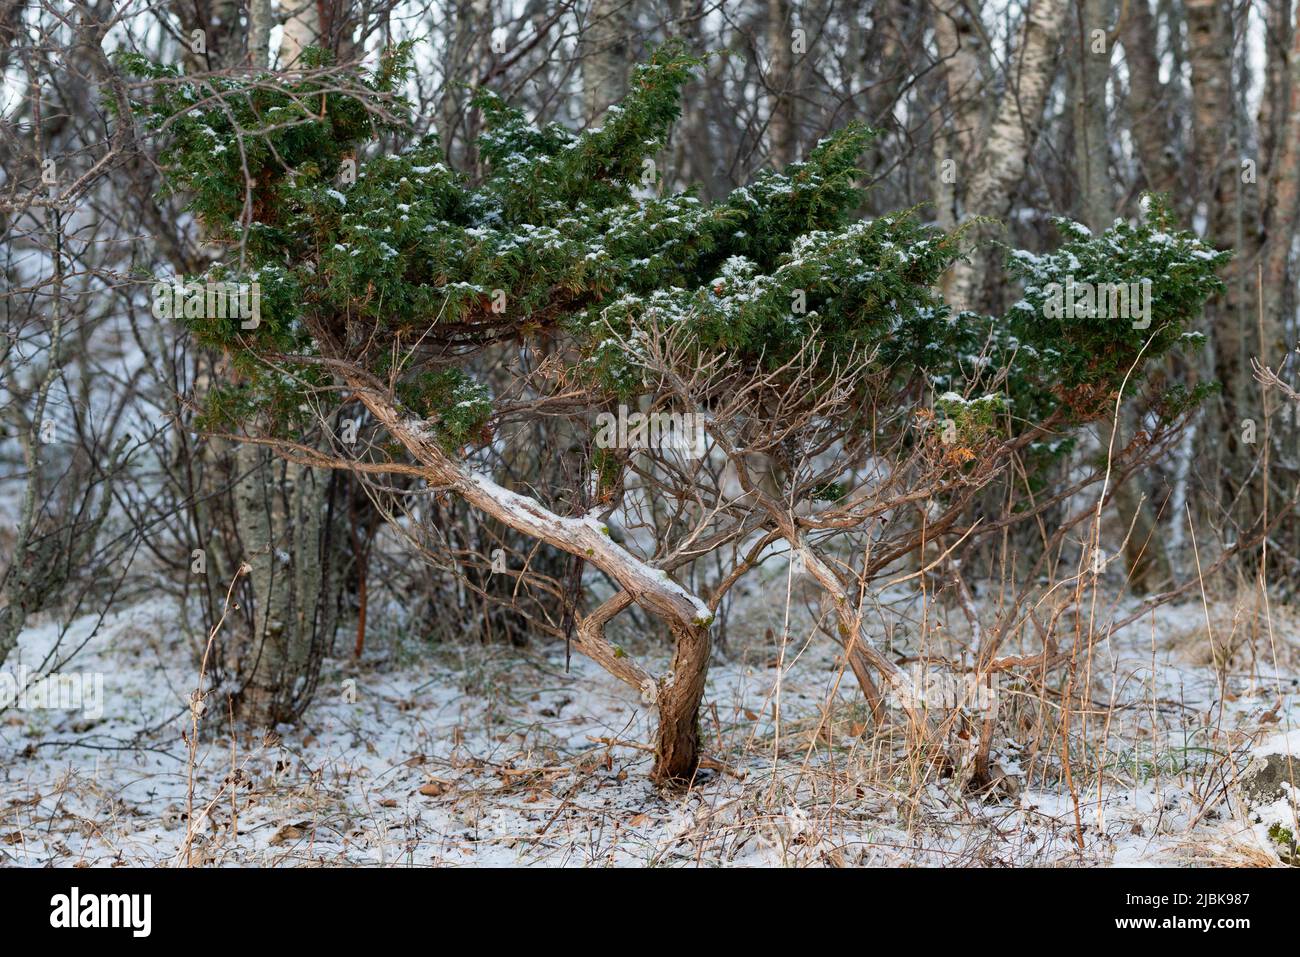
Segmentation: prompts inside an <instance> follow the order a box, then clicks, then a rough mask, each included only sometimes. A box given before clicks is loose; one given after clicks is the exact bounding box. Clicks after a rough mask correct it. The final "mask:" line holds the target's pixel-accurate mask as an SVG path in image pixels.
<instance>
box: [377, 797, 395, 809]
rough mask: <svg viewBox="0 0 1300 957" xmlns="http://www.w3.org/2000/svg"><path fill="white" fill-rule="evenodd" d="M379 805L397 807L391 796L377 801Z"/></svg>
mask: <svg viewBox="0 0 1300 957" xmlns="http://www.w3.org/2000/svg"><path fill="white" fill-rule="evenodd" d="M379 806H380V807H397V802H396V801H395V800H393V799H392V798H384V799H383V800H382V801H380V802H379Z"/></svg>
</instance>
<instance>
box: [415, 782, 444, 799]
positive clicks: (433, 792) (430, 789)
mask: <svg viewBox="0 0 1300 957" xmlns="http://www.w3.org/2000/svg"><path fill="white" fill-rule="evenodd" d="M450 787H451V785H450V784H449V783H448V782H446V781H439V780H438V779H437V778H434V779H433V780H431V781H429V782H428V783H427V784H425V785H423V786H422V787H421V788H420V793H421V794H423V795H424V796H425V797H431V798H436V797H442V795H444V794H446V793H447V791H448V789H449V788H450Z"/></svg>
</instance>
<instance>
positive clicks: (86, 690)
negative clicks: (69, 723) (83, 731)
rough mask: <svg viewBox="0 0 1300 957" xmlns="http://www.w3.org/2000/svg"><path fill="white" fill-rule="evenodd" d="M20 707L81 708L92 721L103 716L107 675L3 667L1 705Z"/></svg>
mask: <svg viewBox="0 0 1300 957" xmlns="http://www.w3.org/2000/svg"><path fill="white" fill-rule="evenodd" d="M11 707H17V708H18V709H19V710H20V711H35V710H46V711H80V712H82V714H84V715H85V716H86V717H87V718H90V719H91V720H92V721H97V720H99V719H100V718H102V717H103V716H104V675H103V673H102V672H98V671H93V672H92V671H85V672H75V671H74V672H64V673H58V672H53V673H51V674H48V675H37V676H35V677H33V676H32V673H31V671H30V670H28V668H27V666H26V665H19V666H18V670H17V671H16V672H9V671H0V708H11Z"/></svg>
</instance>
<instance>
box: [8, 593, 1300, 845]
mask: <svg viewBox="0 0 1300 957" xmlns="http://www.w3.org/2000/svg"><path fill="white" fill-rule="evenodd" d="M769 611H770V615H769V618H770V620H771V621H773V622H775V625H776V627H775V628H774V629H773V631H771V632H769V631H767V628H766V627H765V626H764V621H763V620H758V621H755V622H751V625H753V626H754V627H751V629H750V635H749V637H748V638H745V639H743V640H742V639H741V638H738V637H736V636H735V635H733V637H732V640H731V641H730V642H729V647H728V650H727V652H726V653H725V654H721V653H720V654H719V655H718V657H717V658H716V660H715V662H714V665H713V668H712V671H711V674H710V679H709V687H708V693H707V697H706V701H705V707H704V713H703V717H702V730H703V734H704V737H705V740H706V742H707V745H706V746H707V749H708V753H709V755H710V757H711V759H712V761H711V762H710V763H711V770H707V771H704V772H702V773H701V777H700V780H699V781H698V782H697V785H696V786H695V787H694V788H693V789H691V790H690V791H689V792H687V793H685V794H667V793H660V792H658V791H656V790H655V789H654V788H653V787H652V786H651V785H650V784H649V782H648V780H647V774H648V771H649V768H650V755H649V754H648V753H647V751H646V750H645V747H646V743H647V742H649V741H650V740H651V730H652V728H651V724H650V719H651V715H650V714H649V713H648V712H647V708H646V706H645V705H643V704H642V702H641V701H640V700H638V698H637V696H636V695H635V694H634V693H633V692H631V691H630V690H629V689H628V688H626V687H625V686H623V685H622V684H620V683H618V682H617V681H615V680H614V679H612V678H610V677H609V676H607V675H605V674H604V673H603V672H601V671H599V669H597V668H595V667H594V666H592V665H591V664H590V663H589V662H587V661H585V660H584V659H582V658H580V657H578V656H576V655H575V657H574V660H573V667H572V669H571V670H570V671H569V672H568V673H566V671H565V666H564V650H563V648H562V647H553V646H546V647H541V646H535V647H533V648H531V649H516V648H508V647H482V646H473V647H445V646H444V647H433V646H430V645H428V644H424V643H420V642H419V641H416V640H413V639H410V638H403V639H399V638H397V637H394V636H388V637H385V636H383V634H382V632H379V633H377V634H372V638H371V646H370V648H369V650H368V652H367V655H366V656H365V658H363V660H362V661H361V662H352V661H350V660H349V661H341V660H335V661H329V662H327V664H326V669H325V674H324V676H323V678H322V682H321V686H320V689H319V691H318V693H317V698H316V701H315V703H314V704H313V706H312V707H311V709H310V710H309V711H308V713H307V715H306V716H305V718H304V720H303V721H302V722H301V723H300V724H299V725H298V726H295V727H292V728H290V727H284V728H282V729H280V733H279V734H278V735H272V736H268V737H265V738H261V739H258V740H251V739H250V738H249V737H248V736H247V735H241V736H239V737H238V738H237V739H236V740H235V741H233V742H232V741H231V739H230V736H229V735H228V734H226V735H220V734H218V733H217V732H216V731H215V730H209V731H207V732H205V734H204V735H203V736H202V737H201V739H200V742H199V745H198V747H197V749H196V752H195V760H194V762H193V769H192V794H193V798H192V803H193V808H194V820H195V826H194V828H193V831H194V837H193V839H192V841H190V842H189V846H188V848H187V833H188V832H189V831H188V828H187V814H186V808H187V803H189V797H188V796H189V794H190V788H191V766H190V764H191V762H190V749H189V746H188V744H187V741H186V739H185V737H184V735H185V734H187V733H188V730H189V727H190V719H189V712H188V706H187V702H188V700H189V694H190V692H191V690H192V689H193V688H194V685H195V682H196V670H197V669H196V668H195V666H194V664H193V653H194V648H195V643H196V641H197V639H196V638H195V637H194V636H193V634H190V633H189V632H190V629H187V628H186V627H185V626H183V625H181V624H179V622H180V617H179V613H178V611H177V609H176V608H175V607H174V606H173V605H172V604H171V603H170V602H169V601H165V600H161V599H160V600H156V601H147V602H143V603H140V604H137V605H135V606H133V607H131V608H129V609H127V610H125V611H123V612H120V613H117V614H112V615H109V616H107V617H106V618H105V619H104V620H103V622H102V623H101V624H100V626H99V627H98V629H97V630H96V628H95V625H96V623H97V621H98V619H96V618H93V617H92V618H83V619H79V620H77V621H75V622H73V623H71V625H70V627H68V628H67V629H66V630H64V631H62V643H61V647H64V648H67V647H75V646H76V645H77V644H79V643H80V642H81V641H83V640H84V641H86V645H85V647H84V648H83V649H82V650H81V651H80V652H79V653H78V654H77V656H76V657H75V658H74V659H73V661H72V662H71V663H70V664H68V665H67V666H66V667H65V668H64V669H63V670H64V671H65V672H67V671H75V672H79V673H86V674H102V676H103V700H102V714H100V715H96V714H94V713H93V712H94V711H95V710H98V709H94V708H85V707H83V708H82V709H80V710H58V709H44V708H32V707H27V708H21V709H20V708H10V709H9V710H7V711H6V712H4V713H3V714H0V862H5V863H8V864H16V865H27V866H39V865H46V864H54V865H59V866H70V865H110V864H124V865H169V864H183V863H186V862H187V861H188V862H191V863H195V864H197V863H209V864H218V865H239V864H264V865H278V866H286V865H298V866H308V865H339V864H367V865H388V866H394V865H429V864H445V865H476V864H478V865H515V864H535V865H547V866H581V865H588V866H590V865H606V864H615V865H651V864H654V865H675V866H696V865H707V866H716V865H742V866H744V865H748V866H753V865H794V866H802V865H897V864H914V865H921V866H940V865H942V866H954V865H989V866H1005V865H1028V864H1034V865H1064V866H1079V865H1082V866H1098V865H1103V866H1104V865H1112V864H1114V865H1160V866H1170V865H1172V866H1178V865H1188V864H1197V863H1211V862H1213V863H1223V864H1255V865H1264V864H1276V863H1278V856H1277V854H1276V853H1275V849H1274V846H1273V845H1272V843H1271V842H1270V840H1269V838H1268V834H1267V826H1266V823H1259V822H1256V821H1254V820H1253V818H1254V817H1255V816H1257V815H1254V814H1253V813H1252V812H1251V811H1250V809H1249V808H1247V807H1245V806H1244V805H1243V804H1242V802H1241V799H1240V797H1239V796H1238V789H1237V788H1236V785H1235V783H1234V781H1235V778H1236V777H1237V776H1238V774H1239V773H1240V771H1241V769H1242V768H1243V767H1245V765H1246V763H1247V761H1248V760H1249V757H1250V752H1251V750H1252V748H1255V747H1256V746H1258V745H1259V744H1260V742H1261V741H1263V740H1265V739H1268V738H1277V737H1278V736H1279V735H1281V734H1285V733H1287V732H1289V731H1291V730H1292V729H1296V728H1300V708H1298V700H1297V695H1298V690H1300V689H1298V687H1297V675H1300V669H1298V668H1297V667H1296V659H1297V658H1300V655H1298V654H1297V651H1296V648H1297V645H1300V632H1297V631H1296V626H1295V622H1296V617H1295V616H1293V615H1291V614H1290V612H1289V611H1288V610H1287V609H1274V610H1273V620H1274V625H1275V628H1274V635H1273V638H1272V640H1271V641H1270V640H1269V639H1268V637H1267V635H1266V633H1263V632H1258V633H1254V634H1253V638H1252V637H1250V636H1251V632H1250V629H1248V628H1247V627H1246V625H1245V624H1244V623H1243V620H1242V613H1241V611H1240V610H1239V609H1237V608H1235V607H1234V606H1232V605H1231V604H1216V605H1212V606H1211V607H1210V609H1209V618H1210V625H1209V628H1208V630H1207V624H1206V614H1207V613H1206V610H1205V609H1204V608H1203V607H1202V605H1201V604H1200V603H1196V604H1189V605H1185V606H1179V607H1170V608H1164V609H1161V610H1160V611H1158V612H1157V613H1156V615H1155V616H1154V619H1146V620H1144V621H1143V622H1142V624H1141V625H1140V626H1139V625H1134V626H1132V627H1130V628H1129V629H1127V630H1126V631H1125V632H1123V633H1121V634H1119V635H1117V636H1115V637H1113V638H1112V639H1111V640H1110V641H1104V642H1101V643H1099V644H1097V645H1096V646H1095V647H1094V650H1093V654H1092V655H1091V658H1090V660H1089V661H1088V662H1087V668H1088V669H1089V671H1090V678H1087V679H1085V678H1084V677H1083V676H1082V668H1083V667H1084V665H1083V663H1082V661H1081V665H1080V668H1081V672H1080V677H1079V678H1078V680H1079V681H1084V680H1087V681H1089V682H1090V685H1091V688H1092V696H1091V697H1092V702H1093V704H1092V706H1091V707H1090V708H1088V709H1084V713H1079V712H1076V713H1074V715H1073V717H1072V723H1071V727H1070V731H1069V739H1068V740H1069V743H1070V748H1069V749H1068V753H1069V755H1070V767H1071V768H1072V770H1073V775H1072V777H1071V778H1070V779H1069V780H1068V781H1067V780H1066V779H1065V778H1064V776H1063V775H1062V774H1061V773H1060V771H1061V769H1062V768H1063V767H1064V764H1063V762H1062V760H1061V757H1062V753H1063V751H1065V750H1066V749H1064V748H1063V745H1062V740H1061V739H1060V736H1059V735H1056V734H1055V732H1052V735H1050V736H1049V737H1051V738H1052V739H1051V740H1037V741H1035V740H1031V739H1029V738H1028V737H1026V738H1025V739H1023V740H1021V739H1018V738H1017V736H1016V734H1015V728H1016V727H1019V726H1023V727H1025V728H1027V729H1029V728H1035V727H1037V728H1042V727H1054V726H1055V725H1054V724H1053V723H1052V722H1048V723H1047V724H1046V725H1045V724H1044V723H1043V722H1041V721H1038V722H1036V721H1035V720H1034V715H1035V714H1037V713H1039V712H1040V711H1041V710H1042V709H1053V708H1058V707H1059V700H1060V698H1059V695H1058V696H1056V697H1053V696H1052V695H1051V694H1049V695H1046V696H1037V695H1032V694H1031V692H1030V690H1029V689H1028V688H1027V687H1021V686H1020V685H1019V684H1018V683H1016V682H1013V681H1006V682H1004V683H1003V684H1002V686H1001V688H1000V701H1001V702H1002V703H1001V705H1000V707H1002V708H1009V709H1012V711H1011V712H1010V713H1011V714H1012V718H1013V720H1011V721H1010V723H1009V725H1008V727H1009V728H1010V730H1009V731H1004V736H1005V737H1004V740H1003V741H1002V742H1000V746H999V747H996V748H995V749H994V760H995V763H996V765H997V766H998V767H999V768H1001V769H1002V771H1004V772H1005V773H1006V775H1007V778H1006V779H1004V781H1003V784H1002V786H1000V787H998V788H996V789H994V790H993V791H991V792H989V793H985V794H975V793H971V792H970V789H963V788H962V786H961V783H960V782H961V778H962V775H961V773H960V772H958V773H956V774H948V775H943V774H939V773H936V772H935V771H934V770H933V766H932V765H931V766H926V765H924V764H923V763H921V762H919V761H916V760H914V759H909V756H908V752H907V749H906V748H905V747H904V743H905V742H904V737H903V732H902V730H901V724H899V725H898V726H895V727H894V728H892V729H886V730H884V731H881V732H876V731H874V730H871V729H869V728H867V723H866V722H865V721H864V710H863V705H862V703H861V696H860V693H859V692H858V690H857V687H856V685H855V684H854V683H853V681H852V678H851V676H849V675H846V674H844V673H843V671H842V666H841V663H840V660H839V658H838V657H837V654H836V653H837V652H838V648H836V647H835V646H834V645H833V644H832V643H831V642H830V641H828V640H827V639H825V638H823V637H815V638H812V639H808V638H807V637H806V635H807V633H808V631H807V630H806V629H805V630H804V631H803V632H802V635H803V636H802V637H801V633H800V632H799V631H798V630H796V629H793V628H792V629H791V631H790V637H789V639H788V640H787V641H786V642H785V643H784V646H783V643H782V641H781V639H780V634H781V624H782V621H783V619H784V616H783V614H782V609H781V608H779V607H778V608H773V609H769ZM759 617H760V618H761V616H759ZM736 631H737V633H739V632H740V629H739V628H737V629H736ZM60 633H61V630H60V628H59V627H58V626H57V625H55V624H54V623H53V622H46V623H43V624H39V623H38V624H37V625H35V626H34V627H31V628H29V629H28V631H27V632H25V633H24V634H23V635H22V637H21V640H20V644H19V647H20V649H21V652H20V656H19V657H17V658H15V659H11V660H10V661H9V662H8V663H7V664H6V665H5V669H4V670H6V671H8V672H11V673H12V672H14V671H15V670H16V669H17V668H18V667H19V666H20V665H26V666H28V667H32V666H34V665H36V664H37V663H38V662H39V661H40V660H41V658H42V657H43V655H44V653H45V652H46V651H47V650H48V649H49V648H50V647H52V646H53V645H54V643H55V641H56V639H57V638H58V637H59V635H60ZM1210 633H1213V635H1214V641H1213V643H1212V642H1211V641H1210V639H1209V634H1210ZM1234 636H1235V637H1234ZM1243 636H1245V637H1246V638H1247V640H1245V641H1243V640H1242V638H1243ZM87 638H88V640H87ZM630 640H631V641H632V642H633V644H632V647H633V648H634V650H635V651H636V652H637V653H639V654H642V655H643V656H644V657H645V658H646V660H648V661H650V662H651V663H653V664H654V665H656V666H657V667H658V668H660V669H662V668H663V667H664V666H665V665H666V655H665V654H664V653H663V651H662V649H660V650H659V651H658V652H657V653H656V652H655V651H654V649H653V648H650V649H649V650H647V649H646V648H636V646H635V639H634V638H633V639H630ZM347 644H348V642H347V641H344V640H341V641H340V642H339V645H340V647H341V648H342V647H344V646H346V645H347ZM1275 651H1276V660H1277V661H1278V663H1279V668H1278V672H1277V673H1274V672H1273V669H1272V667H1271V665H1270V666H1269V667H1265V665H1264V662H1265V661H1269V662H1271V661H1273V660H1274V652H1275ZM656 654H657V658H656ZM1216 662H1217V664H1218V666H1217V667H1216ZM1220 674H1224V675H1225V679H1224V681H1225V687H1226V693H1221V691H1220V679H1219V675H1220ZM86 687H87V689H90V688H91V687H92V686H91V685H87V686H86ZM87 711H90V712H92V713H89V714H88V713H87ZM1085 721H1086V724H1087V726H1086V727H1085ZM864 732H865V733H864ZM966 734H967V732H965V731H962V730H960V729H957V730H956V731H954V733H953V735H952V736H951V741H950V752H951V753H952V754H953V755H954V759H953V760H954V766H955V767H958V768H959V767H960V765H961V761H962V760H963V759H962V752H963V749H964V748H965V749H966V750H967V751H969V750H972V749H973V739H969V740H968V739H967V738H966V737H963V735H966ZM1291 740H1292V741H1293V742H1296V743H1300V735H1293V736H1292V738H1291ZM1275 811H1276V809H1275Z"/></svg>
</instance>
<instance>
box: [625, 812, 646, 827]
mask: <svg viewBox="0 0 1300 957" xmlns="http://www.w3.org/2000/svg"><path fill="white" fill-rule="evenodd" d="M649 820H650V815H649V814H646V813H645V812H644V811H643V812H642V813H640V814H638V815H637V816H636V817H634V818H632V819H631V820H630V821H628V822H627V826H628V827H640V826H641V825H642V824H646V823H648V822H649Z"/></svg>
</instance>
